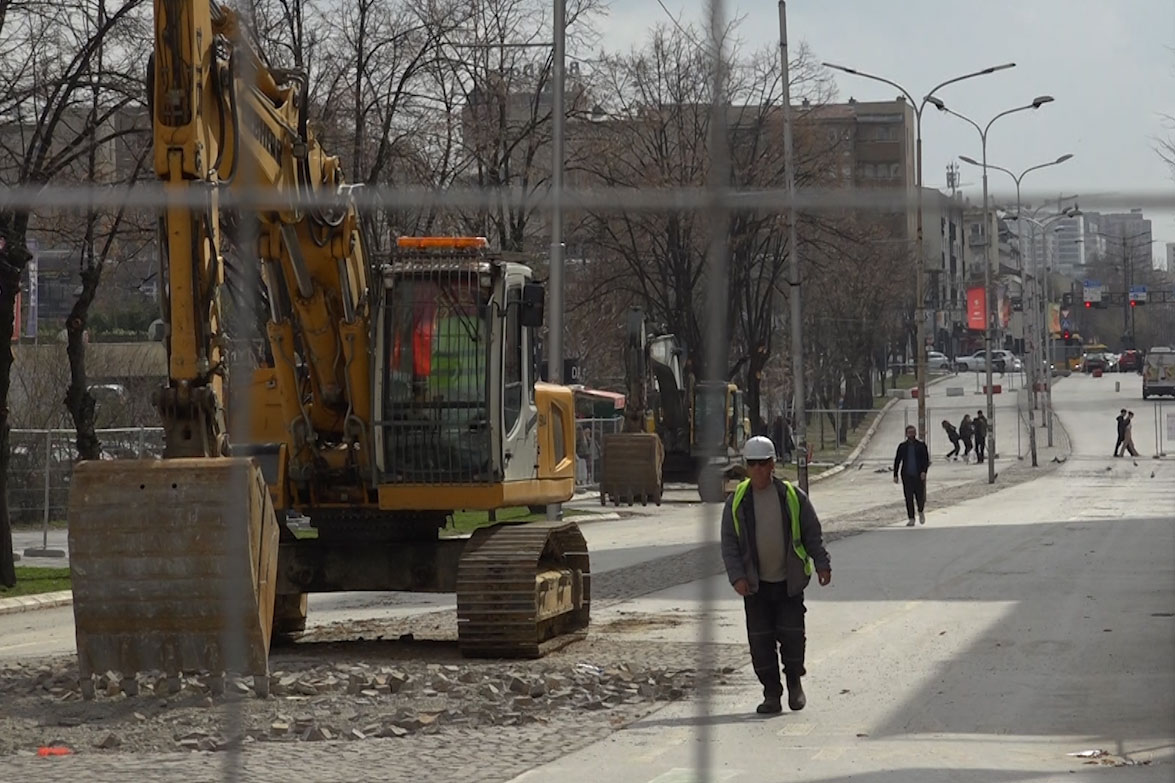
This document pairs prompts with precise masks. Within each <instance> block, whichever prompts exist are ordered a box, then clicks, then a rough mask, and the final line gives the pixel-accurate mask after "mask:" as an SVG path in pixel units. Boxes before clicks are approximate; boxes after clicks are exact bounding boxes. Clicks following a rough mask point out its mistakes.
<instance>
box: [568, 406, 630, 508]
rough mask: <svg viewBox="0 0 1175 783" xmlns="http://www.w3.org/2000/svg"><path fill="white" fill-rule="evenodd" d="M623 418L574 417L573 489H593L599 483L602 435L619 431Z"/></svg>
mask: <svg viewBox="0 0 1175 783" xmlns="http://www.w3.org/2000/svg"><path fill="white" fill-rule="evenodd" d="M623 424H624V418H623V417H621V416H615V417H612V418H606V419H576V421H575V489H576V490H577V491H583V490H589V489H594V488H596V487H598V486H599V484H600V476H602V475H603V468H604V436H605V435H611V434H613V433H616V432H620V429H621V427H622V426H623Z"/></svg>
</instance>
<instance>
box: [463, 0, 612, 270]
mask: <svg viewBox="0 0 1175 783" xmlns="http://www.w3.org/2000/svg"><path fill="white" fill-rule="evenodd" d="M601 7H602V2H601V0H569V2H568V3H567V16H566V18H567V31H568V32H567V47H568V52H569V55H570V56H571V57H572V63H573V68H572V69H571V71H570V72H569V76H568V82H569V84H568V89H567V113H568V115H569V116H576V115H580V114H585V113H586V110H587V106H586V103H587V96H588V93H587V90H586V87H585V85H584V83H583V81H584V78H583V77H584V75H583V74H580V73H579V69H578V67H577V65H578V62H579V61H578V60H577V59H575V58H574V55H575V52H577V51H580V50H584V49H586V48H587V47H588V46H589V45H590V43H591V41H592V40H594V33H593V31H592V29H591V27H590V22H591V19H592V18H593V17H594V15H596V14H597V13H598V12H599V10H600V9H601ZM473 8H474V10H473V14H472V15H471V17H470V18H469V19H468V20H467V24H466V25H464V26H463V27H462V28H461V29H460V30H458V31H456V32H455V34H454V36H453V37H452V40H450V41H449V42H448V43H447V44H446V46H445V49H444V51H445V55H444V58H445V62H447V63H449V65H450V78H451V79H452V80H453V81H454V83H456V84H458V85H460V87H461V89H462V91H463V93H464V100H465V110H464V112H463V115H462V145H463V147H464V151H465V154H466V156H467V157H468V160H469V163H468V167H467V172H466V174H465V175H464V177H462V181H463V182H464V183H465V184H470V185H475V186H477V187H480V188H485V189H487V190H490V191H494V192H496V193H499V194H502V197H501V198H499V200H498V201H497V202H496V203H495V204H494V205H493V206H492V207H490V208H486V209H481V210H477V211H476V212H475V213H473V214H469V215H466V216H465V222H466V225H467V226H468V230H471V231H474V232H476V233H481V234H485V235H487V236H491V237H493V239H494V240H496V241H495V244H496V245H497V246H498V247H499V248H501V249H502V250H507V251H526V250H532V249H535V247H536V246H537V245H538V244H539V242H538V240H537V239H536V236H535V234H536V233H537V232H536V231H535V229H534V228H533V227H532V221H533V219H534V217H535V214H536V212H537V210H538V209H539V207H540V205H541V204H542V201H543V199H544V198H545V196H546V193H547V189H548V179H549V176H550V163H551V156H550V148H549V146H548V144H549V141H550V135H551V95H552V93H551V68H552V60H551V57H552V51H551V48H550V47H551V23H550V19H549V13H550V3H546V2H542V0H479V2H477V3H475V4H474V6H473ZM506 191H512V192H515V193H518V194H521V196H522V199H521V204H519V203H517V200H511V199H508V198H506V197H505V192H506Z"/></svg>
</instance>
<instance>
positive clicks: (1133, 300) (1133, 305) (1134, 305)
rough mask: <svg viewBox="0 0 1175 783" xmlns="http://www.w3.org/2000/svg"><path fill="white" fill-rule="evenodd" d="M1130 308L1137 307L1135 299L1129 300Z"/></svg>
mask: <svg viewBox="0 0 1175 783" xmlns="http://www.w3.org/2000/svg"><path fill="white" fill-rule="evenodd" d="M1130 306H1131V307H1138V300H1137V299H1131V300H1130Z"/></svg>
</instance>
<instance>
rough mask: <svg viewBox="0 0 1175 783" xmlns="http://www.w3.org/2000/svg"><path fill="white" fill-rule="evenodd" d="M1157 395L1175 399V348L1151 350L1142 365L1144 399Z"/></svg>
mask: <svg viewBox="0 0 1175 783" xmlns="http://www.w3.org/2000/svg"><path fill="white" fill-rule="evenodd" d="M1156 394H1170V395H1171V396H1172V397H1175V348H1162V347H1157V348H1151V349H1150V350H1149V351H1147V354H1146V361H1145V362H1143V365H1142V398H1143V399H1144V400H1145V399H1146V398H1147V397H1151V396H1154V395H1156Z"/></svg>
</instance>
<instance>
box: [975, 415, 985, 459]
mask: <svg viewBox="0 0 1175 783" xmlns="http://www.w3.org/2000/svg"><path fill="white" fill-rule="evenodd" d="M972 424H973V425H974V426H975V464H976V465H979V464H981V463H982V462H983V461H984V460H985V459H986V458H987V417H986V416H984V415H983V411H975V421H974V422H972Z"/></svg>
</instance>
